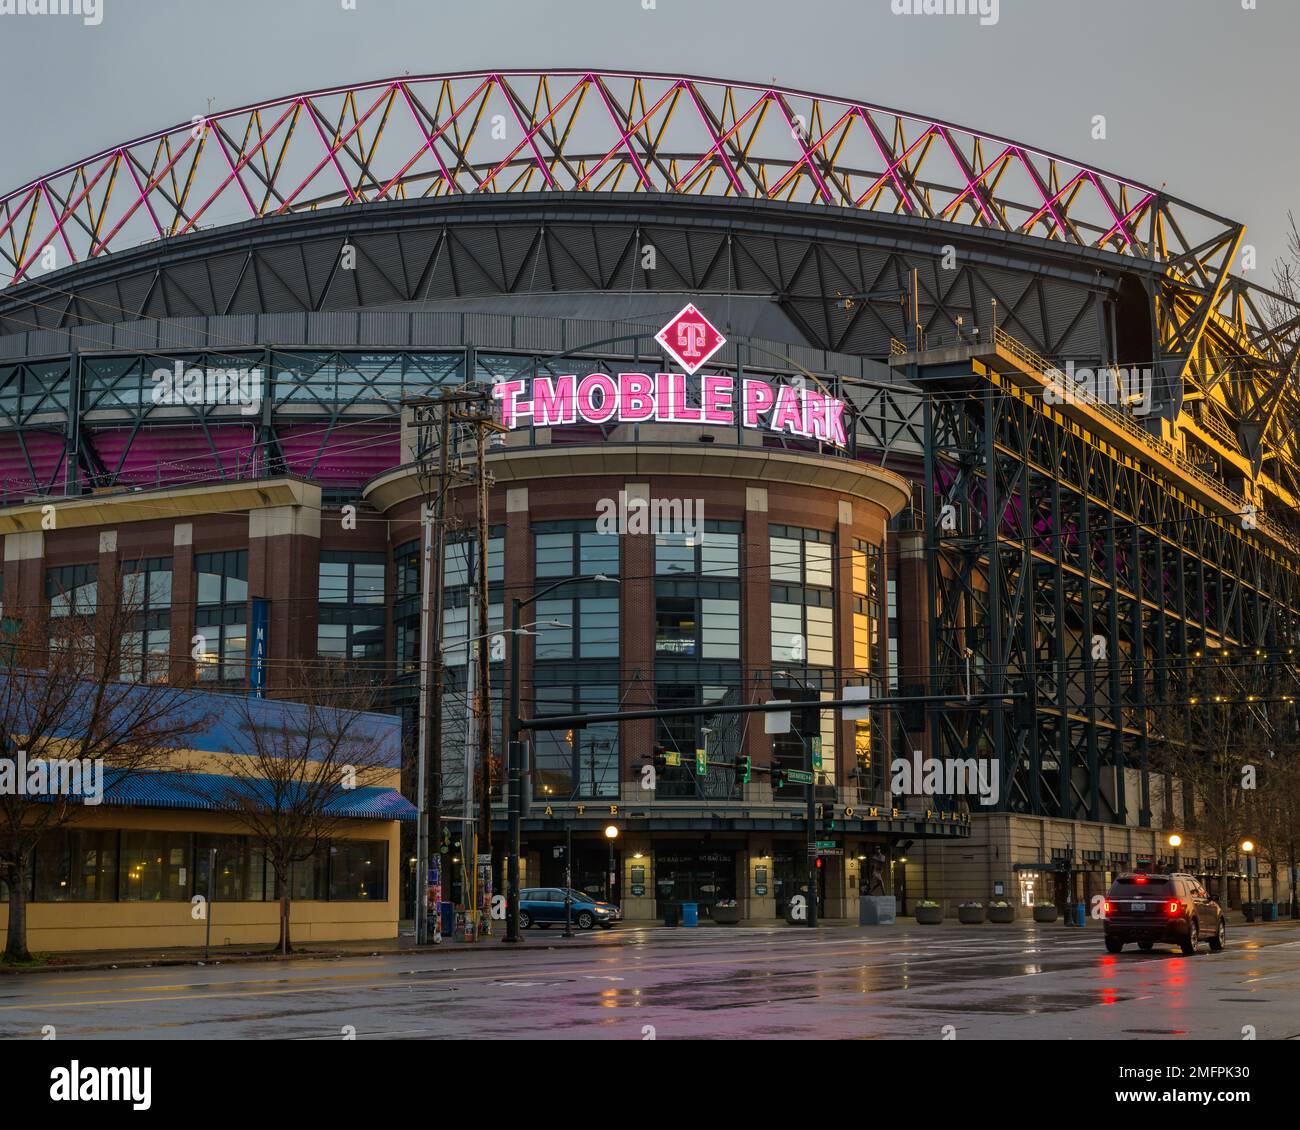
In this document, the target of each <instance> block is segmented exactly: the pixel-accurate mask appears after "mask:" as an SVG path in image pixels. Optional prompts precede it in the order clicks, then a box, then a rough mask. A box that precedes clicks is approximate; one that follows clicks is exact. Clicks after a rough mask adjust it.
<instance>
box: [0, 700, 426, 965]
mask: <svg viewBox="0 0 1300 1130" xmlns="http://www.w3.org/2000/svg"><path fill="white" fill-rule="evenodd" d="M179 694H180V696H181V698H182V699H183V701H184V702H185V704H186V708H188V709H196V710H199V711H201V712H202V713H203V715H204V716H205V717H206V718H210V719H211V721H209V722H205V723H204V724H203V726H202V728H201V729H200V730H199V731H197V732H196V733H195V734H194V735H193V736H192V737H190V738H188V739H187V744H188V745H190V746H192V748H190V749H187V750H184V751H177V753H176V755H175V760H176V763H177V764H178V765H182V764H183V765H185V766H186V768H185V769H183V770H180V769H178V770H174V771H173V770H156V771H151V772H136V773H132V774H130V775H125V776H123V777H122V778H121V779H120V780H113V779H112V777H113V774H112V773H111V772H108V773H106V774H105V776H106V778H107V783H106V784H105V786H104V789H103V799H102V803H100V804H97V805H91V804H85V805H83V806H81V807H80V809H79V810H78V811H77V813H76V816H75V817H74V819H73V820H72V821H70V822H69V823H68V824H67V825H66V826H65V827H63V828H61V829H60V830H58V831H57V832H54V833H51V834H50V835H49V836H47V837H45V839H44V840H42V841H41V843H40V844H38V846H37V848H36V851H35V854H34V857H33V859H32V863H31V867H30V868H29V872H28V875H27V877H26V883H27V894H28V899H29V903H28V907H27V941H28V947H29V948H30V949H31V951H32V952H33V953H40V952H68V951H76V950H97V949H128V948H135V947H147V948H150V949H159V948H161V949H166V948H169V947H181V946H202V945H203V944H204V939H205V934H206V931H207V922H206V921H205V919H204V917H203V910H202V908H201V904H200V905H198V906H196V903H195V899H196V896H203V898H204V899H206V898H207V897H208V895H209V889H211V904H210V912H211V917H212V931H211V941H212V944H213V945H214V946H220V945H244V944H247V945H259V946H260V945H273V944H274V943H275V942H276V940H277V938H278V936H279V903H278V901H277V899H276V892H275V879H274V874H273V872H272V870H271V867H270V865H269V863H268V862H267V861H266V859H265V858H264V856H263V853H262V851H261V850H260V845H259V843H258V841H257V839H256V837H254V836H253V835H251V834H250V829H249V827H248V825H247V823H245V822H244V821H243V820H241V818H240V816H239V815H238V814H236V813H234V812H232V811H231V810H230V808H231V805H230V802H229V796H230V786H231V779H230V778H229V777H228V776H225V775H223V774H222V773H220V772H216V771H212V770H215V769H217V768H218V767H219V766H220V765H222V764H223V763H226V762H227V759H228V758H229V757H230V756H232V755H236V754H237V753H238V751H239V750H240V741H239V739H238V735H237V734H236V733H235V732H234V729H235V728H234V725H233V724H232V722H231V721H230V716H231V715H232V713H237V712H231V711H230V710H229V709H226V710H225V711H224V712H223V710H222V709H221V706H222V702H223V700H225V701H227V702H228V699H226V698H225V696H221V695H213V694H204V693H199V692H179ZM256 708H257V709H258V710H260V711H265V712H266V713H267V714H268V715H269V716H270V720H271V721H272V722H273V723H274V722H275V721H277V717H276V716H284V719H285V720H286V721H290V720H291V716H292V714H293V712H295V711H298V710H302V709H306V708H304V707H301V706H299V705H297V704H294V703H281V702H276V701H272V700H261V701H259V702H258V703H257V707H256ZM312 709H319V708H312ZM354 727H355V728H356V729H358V730H360V731H361V732H362V736H363V740H366V741H374V742H377V743H380V745H381V746H382V748H383V751H384V755H385V756H384V764H385V765H386V766H388V768H386V769H384V770H382V771H381V772H379V773H378V774H376V775H375V777H376V780H377V782H378V783H375V784H369V785H366V786H363V787H358V788H355V789H351V790H347V791H344V792H342V793H341V795H340V796H339V798H338V799H337V800H336V801H335V802H333V803H332V804H331V806H330V809H329V811H330V815H331V818H332V819H331V833H332V835H331V838H330V839H329V841H328V843H327V845H326V846H325V847H323V848H322V849H321V850H320V851H319V852H318V853H317V854H316V855H315V856H314V857H313V858H311V859H309V860H307V861H306V862H304V863H301V864H296V865H295V866H294V868H293V875H292V881H291V884H290V886H291V890H290V895H291V898H292V906H291V911H290V929H291V937H292V940H293V943H294V945H307V944H312V943H318V942H331V941H344V940H348V939H371V938H376V939H377V938H394V937H396V936H397V922H398V895H399V889H400V888H399V871H398V865H399V857H400V851H399V829H400V823H401V821H402V820H408V819H414V818H415V816H416V813H415V809H414V807H413V806H412V805H411V804H410V802H409V801H407V800H406V799H405V798H404V797H403V796H402V795H401V793H400V792H399V791H398V788H397V786H398V774H399V757H400V721H399V719H397V718H396V717H392V716H388V715H381V714H365V715H360V716H359V717H358V720H357V721H356V722H355V723H354ZM214 851H215V857H214V856H213V855H212V852H214ZM212 858H215V861H216V865H215V868H213V869H212V876H211V888H209V860H210V859H212ZM0 898H3V901H2V902H0V931H3V930H4V929H5V928H6V927H7V925H8V915H9V908H8V891H7V889H6V888H5V885H4V883H2V882H0Z"/></svg>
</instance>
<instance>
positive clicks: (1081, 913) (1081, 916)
mask: <svg viewBox="0 0 1300 1130" xmlns="http://www.w3.org/2000/svg"><path fill="white" fill-rule="evenodd" d="M1085 910H1086V908H1085V907H1084V905H1083V903H1081V902H1076V903H1075V904H1074V924H1075V925H1076V926H1082V925H1083V924H1084V923H1085V922H1087V921H1088V919H1087V916H1086V914H1085Z"/></svg>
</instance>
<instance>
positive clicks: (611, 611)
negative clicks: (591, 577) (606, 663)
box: [575, 599, 618, 659]
mask: <svg viewBox="0 0 1300 1130" xmlns="http://www.w3.org/2000/svg"><path fill="white" fill-rule="evenodd" d="M575 604H576V610H577V615H578V623H577V625H576V627H577V629H578V657H579V658H581V659H610V658H617V657H618V601H617V600H616V599H609V600H606V599H599V600H597V599H586V600H579V601H576V602H575Z"/></svg>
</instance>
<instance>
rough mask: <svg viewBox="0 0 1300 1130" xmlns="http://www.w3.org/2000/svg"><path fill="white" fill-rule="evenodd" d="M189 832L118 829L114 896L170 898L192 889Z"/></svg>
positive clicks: (148, 899)
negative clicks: (118, 860) (119, 853)
mask: <svg viewBox="0 0 1300 1130" xmlns="http://www.w3.org/2000/svg"><path fill="white" fill-rule="evenodd" d="M190 840H191V833H189V832H146V831H137V830H135V829H127V830H125V831H123V832H122V864H121V871H120V874H119V875H118V897H119V898H120V899H121V900H122V901H123V902H127V901H139V902H170V901H177V900H182V899H188V898H189V897H190V895H191V893H192V891H191V880H192V879H193V875H192V873H191V863H190Z"/></svg>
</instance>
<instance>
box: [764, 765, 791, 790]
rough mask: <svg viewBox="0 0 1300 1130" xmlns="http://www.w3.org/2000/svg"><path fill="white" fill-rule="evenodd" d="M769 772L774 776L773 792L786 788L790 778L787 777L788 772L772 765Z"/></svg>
mask: <svg viewBox="0 0 1300 1130" xmlns="http://www.w3.org/2000/svg"><path fill="white" fill-rule="evenodd" d="M768 772H769V773H770V774H771V775H772V788H773V790H776V789H783V788H785V785H786V781H787V780H788V779H789V778H788V777H787V776H786V771H785V770H784V769H782V768H781V767H780V766H777V765H772V766H770V767H769V768H768Z"/></svg>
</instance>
